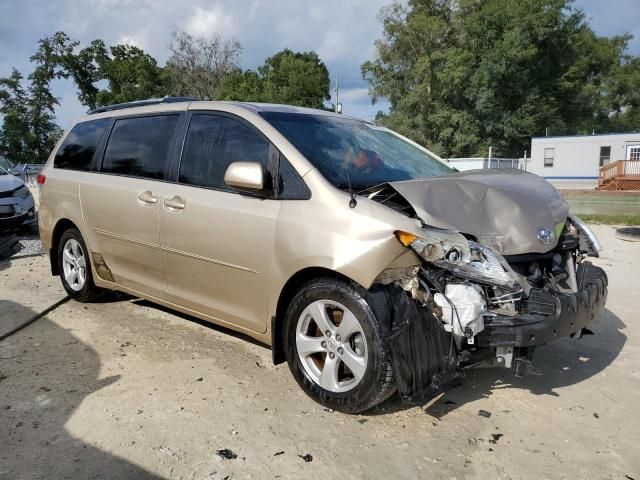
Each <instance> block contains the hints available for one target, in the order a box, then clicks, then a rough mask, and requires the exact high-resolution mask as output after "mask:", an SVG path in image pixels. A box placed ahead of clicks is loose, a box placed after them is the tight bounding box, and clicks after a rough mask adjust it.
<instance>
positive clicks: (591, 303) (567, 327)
mask: <svg viewBox="0 0 640 480" xmlns="http://www.w3.org/2000/svg"><path fill="white" fill-rule="evenodd" d="M577 279H578V292H577V293H574V294H566V295H565V294H549V293H547V292H538V295H537V296H536V304H535V305H534V306H532V307H529V306H528V305H527V304H525V310H526V311H529V312H530V313H524V314H522V315H517V316H514V317H509V316H502V315H498V316H496V317H492V318H486V319H485V329H484V331H482V332H481V333H480V334H479V335H478V345H479V346H484V347H496V346H514V347H532V346H536V345H542V344H545V343H548V342H550V341H551V340H555V339H556V338H560V337H566V336H569V335H573V334H575V333H578V332H580V330H582V329H583V328H584V327H586V326H587V325H588V324H589V322H590V321H591V320H593V319H594V318H595V317H596V316H597V315H599V314H600V313H601V312H602V311H603V310H604V305H605V302H606V300H607V285H608V281H607V275H606V273H605V272H604V270H602V269H601V268H600V267H596V266H594V265H593V264H591V263H590V262H582V263H581V264H580V265H579V267H578V271H577ZM545 295H546V298H547V299H548V301H547V302H541V300H540V299H541V298H544V296H545ZM554 304H555V305H554ZM532 311H535V312H545V313H532Z"/></svg>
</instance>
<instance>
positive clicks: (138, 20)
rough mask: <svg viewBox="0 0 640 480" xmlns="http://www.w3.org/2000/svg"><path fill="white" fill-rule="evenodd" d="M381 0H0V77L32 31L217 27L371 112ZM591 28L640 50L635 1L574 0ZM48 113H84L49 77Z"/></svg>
mask: <svg viewBox="0 0 640 480" xmlns="http://www.w3.org/2000/svg"><path fill="white" fill-rule="evenodd" d="M388 3H390V0H182V1H179V0H176V1H173V0H0V76H5V75H8V74H9V73H10V71H11V67H14V66H15V67H16V68H18V69H20V70H21V71H22V72H23V73H24V74H25V75H28V73H30V72H31V68H32V67H31V66H30V65H29V56H30V55H32V54H33V53H34V51H35V49H36V42H37V41H38V39H40V38H42V37H44V36H47V35H51V34H53V33H55V32H56V31H58V30H62V31H64V32H66V33H67V34H68V35H69V36H70V37H72V38H75V39H78V40H80V41H81V42H82V44H83V45H86V44H88V43H89V42H90V41H91V40H93V39H95V38H102V39H104V40H105V42H106V43H107V45H111V44H115V43H122V42H128V43H132V44H135V45H136V46H139V47H140V48H142V49H144V50H145V51H147V52H148V53H149V54H151V55H152V56H153V57H155V58H156V59H157V60H158V62H159V63H160V64H163V63H164V62H165V61H166V59H167V43H168V42H169V40H170V36H171V32H173V31H175V30H177V29H184V30H186V31H188V32H190V33H192V34H194V35H207V34H210V33H213V32H217V33H219V34H220V35H222V36H223V37H227V38H229V37H235V38H237V39H238V40H239V41H240V42H241V43H242V45H243V47H244V52H243V55H242V66H243V67H244V68H255V67H256V66H257V65H259V64H261V63H262V62H263V60H264V59H265V58H266V57H268V56H269V55H272V54H273V53H275V52H277V51H279V50H281V49H283V48H285V47H288V48H291V49H292V50H299V51H306V50H315V51H316V52H318V54H319V55H320V57H321V58H322V59H323V60H324V61H325V63H326V64H327V67H328V68H329V72H330V74H331V77H332V83H333V79H334V78H335V76H336V75H338V76H339V77H340V85H341V101H342V103H343V107H344V112H345V113H348V114H350V115H354V116H359V117H363V118H373V117H374V116H375V113H376V112H377V111H378V110H384V109H385V108H386V104H385V103H384V102H380V103H378V104H376V105H371V101H370V99H369V96H368V93H367V83H366V82H364V81H362V80H361V78H360V64H361V63H362V62H364V61H365V60H367V59H371V58H373V56H374V53H375V50H374V44H373V43H374V40H375V39H377V38H379V37H380V35H381V30H382V28H381V25H380V23H379V21H378V19H377V15H378V12H379V10H380V8H381V7H382V6H384V5H385V4H388ZM575 5H576V6H577V7H579V8H582V9H583V10H584V11H585V13H586V14H587V17H588V18H589V19H590V22H591V25H592V27H593V28H594V29H595V30H596V32H597V33H599V34H601V35H615V34H619V33H623V32H630V33H632V34H634V35H635V37H636V38H634V40H633V41H632V44H631V51H632V53H634V54H640V22H638V18H640V0H608V1H603V0H576V2H575ZM54 93H55V95H56V96H58V97H59V98H60V107H59V108H58V110H57V117H58V122H59V123H60V124H61V125H62V126H65V127H66V125H67V124H68V123H69V121H70V120H71V119H72V118H73V117H75V116H78V115H82V114H83V113H84V107H82V106H81V105H80V104H79V103H78V101H77V97H76V93H75V88H74V86H73V84H72V83H71V82H70V81H62V80H61V81H57V82H56V83H55V84H54Z"/></svg>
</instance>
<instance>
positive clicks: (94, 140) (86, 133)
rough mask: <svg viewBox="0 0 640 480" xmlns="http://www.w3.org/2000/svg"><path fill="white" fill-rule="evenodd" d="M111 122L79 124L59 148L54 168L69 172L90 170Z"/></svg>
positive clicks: (92, 121) (98, 121) (101, 121)
mask: <svg viewBox="0 0 640 480" xmlns="http://www.w3.org/2000/svg"><path fill="white" fill-rule="evenodd" d="M110 121H111V120H110V119H109V118H101V119H98V120H91V121H89V122H82V123H77V124H76V125H75V126H74V127H73V128H72V129H71V131H70V132H69V134H68V135H67V136H66V138H65V139H64V140H63V142H62V145H60V148H58V151H57V152H56V156H55V158H54V160H53V166H54V167H55V168H64V169H68V170H81V171H88V170H90V169H91V162H92V161H93V156H94V155H95V153H96V148H97V147H98V143H100V138H101V137H102V134H103V133H104V131H105V129H106V128H107V126H108V125H109V122H110Z"/></svg>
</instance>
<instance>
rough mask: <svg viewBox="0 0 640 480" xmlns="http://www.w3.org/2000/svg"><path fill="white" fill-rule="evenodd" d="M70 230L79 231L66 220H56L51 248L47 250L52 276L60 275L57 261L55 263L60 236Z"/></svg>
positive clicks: (73, 224)
mask: <svg viewBox="0 0 640 480" xmlns="http://www.w3.org/2000/svg"><path fill="white" fill-rule="evenodd" d="M70 228H75V229H76V230H78V231H80V229H79V228H78V226H77V225H76V224H75V223H73V222H72V221H71V220H69V219H68V218H61V219H60V220H58V222H57V223H56V226H55V227H54V228H53V233H52V234H51V248H50V249H49V262H50V263H51V274H52V275H60V271H59V268H58V261H57V260H58V259H57V256H56V255H57V252H58V247H59V245H60V238H61V237H62V234H63V233H64V232H66V231H67V230H69V229H70Z"/></svg>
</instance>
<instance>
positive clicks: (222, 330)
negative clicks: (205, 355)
mask: <svg viewBox="0 0 640 480" xmlns="http://www.w3.org/2000/svg"><path fill="white" fill-rule="evenodd" d="M129 299H131V300H132V302H131V303H133V304H135V305H138V306H141V307H146V308H153V309H155V310H158V311H159V312H164V313H170V314H171V315H174V316H176V317H180V318H182V319H183V320H188V321H189V322H193V323H197V324H198V325H201V326H203V327H206V328H210V329H211V330H215V331H218V332H220V333H224V334H225V335H230V336H232V337H235V338H238V339H240V340H243V341H245V342H249V343H252V344H253V345H257V346H259V347H263V348H270V347H268V346H267V345H265V344H264V343H262V342H259V341H258V340H256V339H255V338H252V337H250V336H249V335H247V334H245V333H242V332H238V331H236V330H232V329H230V328H227V327H225V326H222V325H218V324H217V323H213V322H208V321H206V320H202V319H200V318H198V317H194V316H192V315H189V314H187V313H183V312H180V311H178V310H173V309H171V308H168V307H165V306H163V305H160V304H158V303H153V302H150V301H148V300H144V299H142V298H135V297H129ZM125 300H126V298H125Z"/></svg>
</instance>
